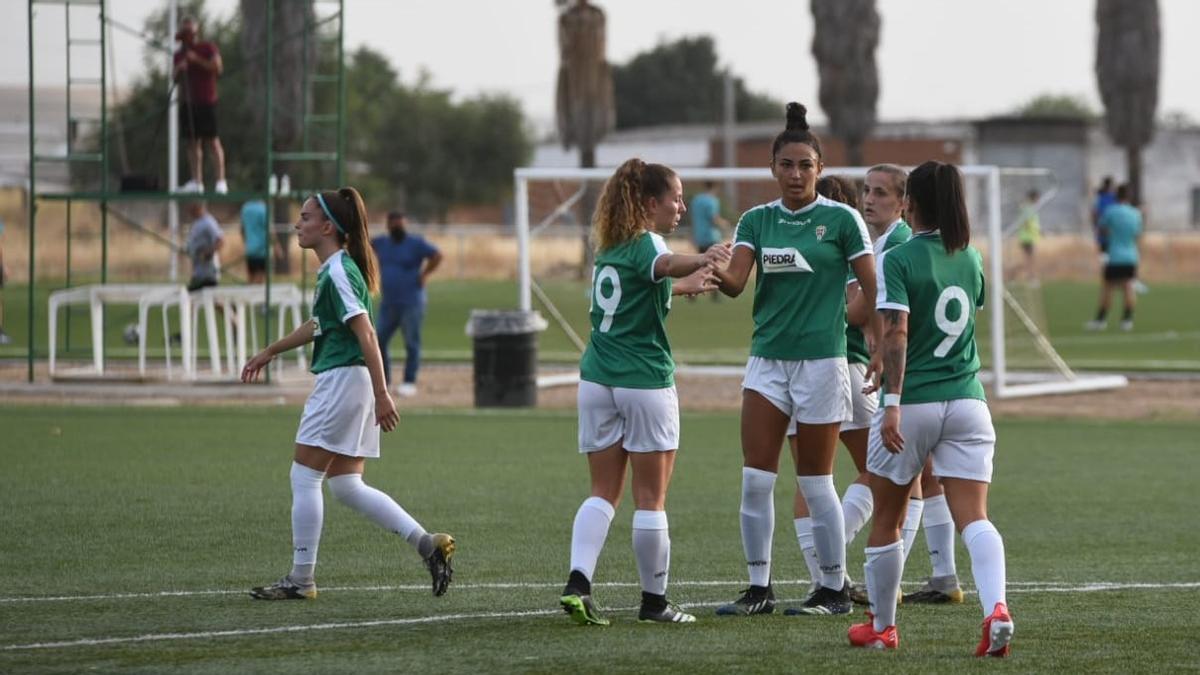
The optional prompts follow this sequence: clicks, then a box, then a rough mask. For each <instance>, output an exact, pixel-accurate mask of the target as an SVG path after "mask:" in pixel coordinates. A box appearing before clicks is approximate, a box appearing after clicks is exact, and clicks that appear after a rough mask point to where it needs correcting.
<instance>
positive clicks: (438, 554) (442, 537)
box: [425, 533, 455, 596]
mask: <svg viewBox="0 0 1200 675" xmlns="http://www.w3.org/2000/svg"><path fill="white" fill-rule="evenodd" d="M429 536H430V537H432V539H433V551H432V552H431V553H430V554H429V556H428V557H426V558H425V568H426V569H428V570H429V576H430V577H431V578H432V579H433V594H434V595H435V596H440V595H445V594H446V589H447V588H449V587H450V581H451V580H452V579H453V578H454V568H453V567H451V566H450V559H451V558H453V557H454V548H455V543H454V537H451V536H450V535H448V534H442V533H438V534H431V535H429Z"/></svg>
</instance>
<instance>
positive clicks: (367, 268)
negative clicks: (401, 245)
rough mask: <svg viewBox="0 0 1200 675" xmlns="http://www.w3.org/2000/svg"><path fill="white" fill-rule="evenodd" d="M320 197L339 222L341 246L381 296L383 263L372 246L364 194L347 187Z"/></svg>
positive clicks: (321, 194) (323, 192)
mask: <svg viewBox="0 0 1200 675" xmlns="http://www.w3.org/2000/svg"><path fill="white" fill-rule="evenodd" d="M319 196H320V198H321V202H322V206H324V207H325V208H326V209H327V210H328V214H327V215H328V216H329V217H330V218H332V219H334V221H335V222H334V228H335V229H336V230H337V237H338V243H339V244H341V245H342V246H344V247H345V249H346V253H348V254H350V257H351V258H353V259H354V264H356V265H358V270H359V271H360V272H362V275H363V280H364V281H366V282H367V290H368V291H369V292H370V293H372V294H375V293H378V292H379V261H378V260H376V258H375V250H374V249H373V248H372V247H371V241H370V233H369V232H368V231H367V207H366V205H365V204H363V198H362V195H361V194H359V193H358V190H355V189H354V188H352V187H344V188H341V189H339V190H338V191H336V192H334V191H333V190H322V191H321V192H320V193H319Z"/></svg>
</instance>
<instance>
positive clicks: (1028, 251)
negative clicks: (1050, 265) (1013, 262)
mask: <svg viewBox="0 0 1200 675" xmlns="http://www.w3.org/2000/svg"><path fill="white" fill-rule="evenodd" d="M1040 198H1041V195H1040V194H1039V193H1038V191H1037V190H1030V191H1029V194H1027V195H1026V200H1025V203H1024V204H1022V205H1021V214H1020V221H1021V224H1020V226H1019V227H1018V229H1017V241H1019V242H1020V243H1021V253H1023V254H1024V256H1025V258H1024V265H1023V267H1024V276H1025V280H1026V281H1028V282H1031V283H1032V282H1035V281H1037V268H1036V267H1035V266H1034V250H1035V249H1036V248H1037V244H1038V242H1039V241H1041V239H1042V226H1041V222H1040V221H1039V220H1038V210H1037V206H1038V199H1040Z"/></svg>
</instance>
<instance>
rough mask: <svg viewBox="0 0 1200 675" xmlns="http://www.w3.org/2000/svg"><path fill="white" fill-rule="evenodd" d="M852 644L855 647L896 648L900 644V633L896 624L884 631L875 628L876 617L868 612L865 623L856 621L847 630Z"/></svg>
mask: <svg viewBox="0 0 1200 675" xmlns="http://www.w3.org/2000/svg"><path fill="white" fill-rule="evenodd" d="M846 636H847V637H849V638H850V644H851V645H852V646H854V647H870V648H872V649H895V648H897V647H899V646H900V634H899V633H897V632H896V627H895V626H888V627H887V628H884V629H883V630H882V631H877V630H875V617H874V616H872V614H871V613H870V612H867V620H866V622H865V623H856V624H854V625H852V626H850V629H849V630H848V631H846Z"/></svg>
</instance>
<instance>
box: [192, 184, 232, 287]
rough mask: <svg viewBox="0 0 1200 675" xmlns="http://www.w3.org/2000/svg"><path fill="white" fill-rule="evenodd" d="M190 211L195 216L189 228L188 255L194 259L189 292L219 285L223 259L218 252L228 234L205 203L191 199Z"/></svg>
mask: <svg viewBox="0 0 1200 675" xmlns="http://www.w3.org/2000/svg"><path fill="white" fill-rule="evenodd" d="M187 213H188V215H189V216H190V217H191V218H192V228H191V230H189V231H188V238H187V254H188V257H189V258H191V260H192V278H191V279H190V280H188V285H187V289H188V292H192V291H198V290H200V289H201V288H206V287H208V286H216V285H217V282H218V281H220V279H221V259H220V257H219V256H218V255H217V253H218V251H220V250H221V248H222V247H224V246H225V235H224V234H223V233H222V232H221V226H220V225H219V224H217V219H216V218H213V217H212V214H211V213H209V212H208V209H207V208H205V205H204V202H200V201H197V202H190V203H189V204H188V205H187Z"/></svg>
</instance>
